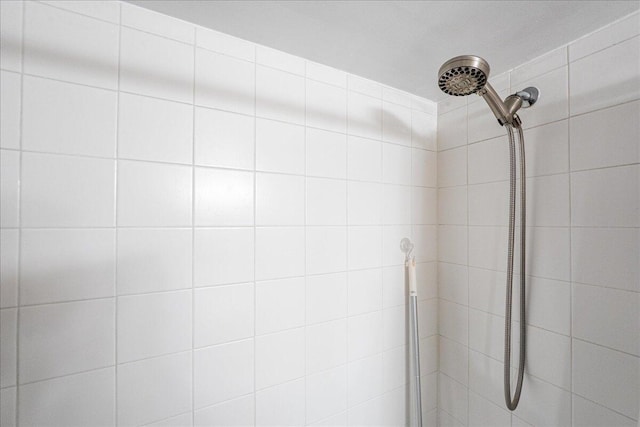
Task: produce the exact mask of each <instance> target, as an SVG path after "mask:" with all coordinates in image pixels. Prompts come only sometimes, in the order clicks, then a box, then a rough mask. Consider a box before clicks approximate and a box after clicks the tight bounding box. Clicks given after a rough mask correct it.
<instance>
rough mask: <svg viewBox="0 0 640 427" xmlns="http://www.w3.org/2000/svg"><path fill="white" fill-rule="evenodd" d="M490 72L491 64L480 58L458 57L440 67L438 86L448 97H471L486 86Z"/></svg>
mask: <svg viewBox="0 0 640 427" xmlns="http://www.w3.org/2000/svg"><path fill="white" fill-rule="evenodd" d="M489 70H490V67H489V63H488V62H487V61H485V60H484V59H482V58H480V57H479V56H475V55H462V56H456V57H455V58H451V59H450V60H448V61H447V62H445V63H444V64H442V67H440V70H439V71H438V86H440V90H442V91H443V92H444V93H446V94H447V95H452V96H466V95H471V94H473V93H476V92H478V91H479V90H480V89H482V88H483V87H484V86H485V85H486V83H487V79H488V78H489Z"/></svg>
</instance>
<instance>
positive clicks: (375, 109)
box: [347, 92, 382, 140]
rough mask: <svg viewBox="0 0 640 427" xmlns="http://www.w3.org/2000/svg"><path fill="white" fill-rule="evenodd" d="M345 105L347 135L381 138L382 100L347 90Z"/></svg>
mask: <svg viewBox="0 0 640 427" xmlns="http://www.w3.org/2000/svg"><path fill="white" fill-rule="evenodd" d="M347 105H348V109H347V126H348V133H349V135H356V136H361V137H364V138H371V139H376V140H380V139H381V138H382V101H380V99H376V98H372V97H370V96H366V95H361V94H359V93H355V92H349V95H348V104H347Z"/></svg>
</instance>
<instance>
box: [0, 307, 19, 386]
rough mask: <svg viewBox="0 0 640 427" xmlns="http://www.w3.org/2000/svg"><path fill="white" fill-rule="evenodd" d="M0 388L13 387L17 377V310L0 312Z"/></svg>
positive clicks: (9, 309)
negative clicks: (0, 368) (0, 369)
mask: <svg viewBox="0 0 640 427" xmlns="http://www.w3.org/2000/svg"><path fill="white" fill-rule="evenodd" d="M0 320H2V322H1V323H0V343H1V344H2V345H0V366H2V372H1V373H0V387H9V386H15V385H16V381H17V375H18V365H17V362H18V309H17V308H6V309H2V310H0Z"/></svg>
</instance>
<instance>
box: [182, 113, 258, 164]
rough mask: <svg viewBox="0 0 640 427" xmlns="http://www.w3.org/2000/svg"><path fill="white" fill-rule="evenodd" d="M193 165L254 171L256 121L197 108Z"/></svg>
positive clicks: (242, 116)
mask: <svg viewBox="0 0 640 427" xmlns="http://www.w3.org/2000/svg"><path fill="white" fill-rule="evenodd" d="M195 115H196V117H195V131H194V132H195V139H194V146H195V163H196V164H197V165H205V166H220V167H227V168H235V169H253V168H254V152H255V125H254V123H255V119H254V118H253V117H250V116H245V115H242V114H235V113H227V112H225V111H218V110H212V109H209V108H201V107H196V110H195Z"/></svg>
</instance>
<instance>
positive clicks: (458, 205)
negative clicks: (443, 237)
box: [438, 187, 468, 225]
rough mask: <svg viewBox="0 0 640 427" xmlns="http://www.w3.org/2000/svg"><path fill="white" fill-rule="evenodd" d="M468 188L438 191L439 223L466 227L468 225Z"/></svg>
mask: <svg viewBox="0 0 640 427" xmlns="http://www.w3.org/2000/svg"><path fill="white" fill-rule="evenodd" d="M467 191H468V190H467V187H451V188H441V189H439V190H438V223H439V224H448V225H464V224H466V223H467Z"/></svg>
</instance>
